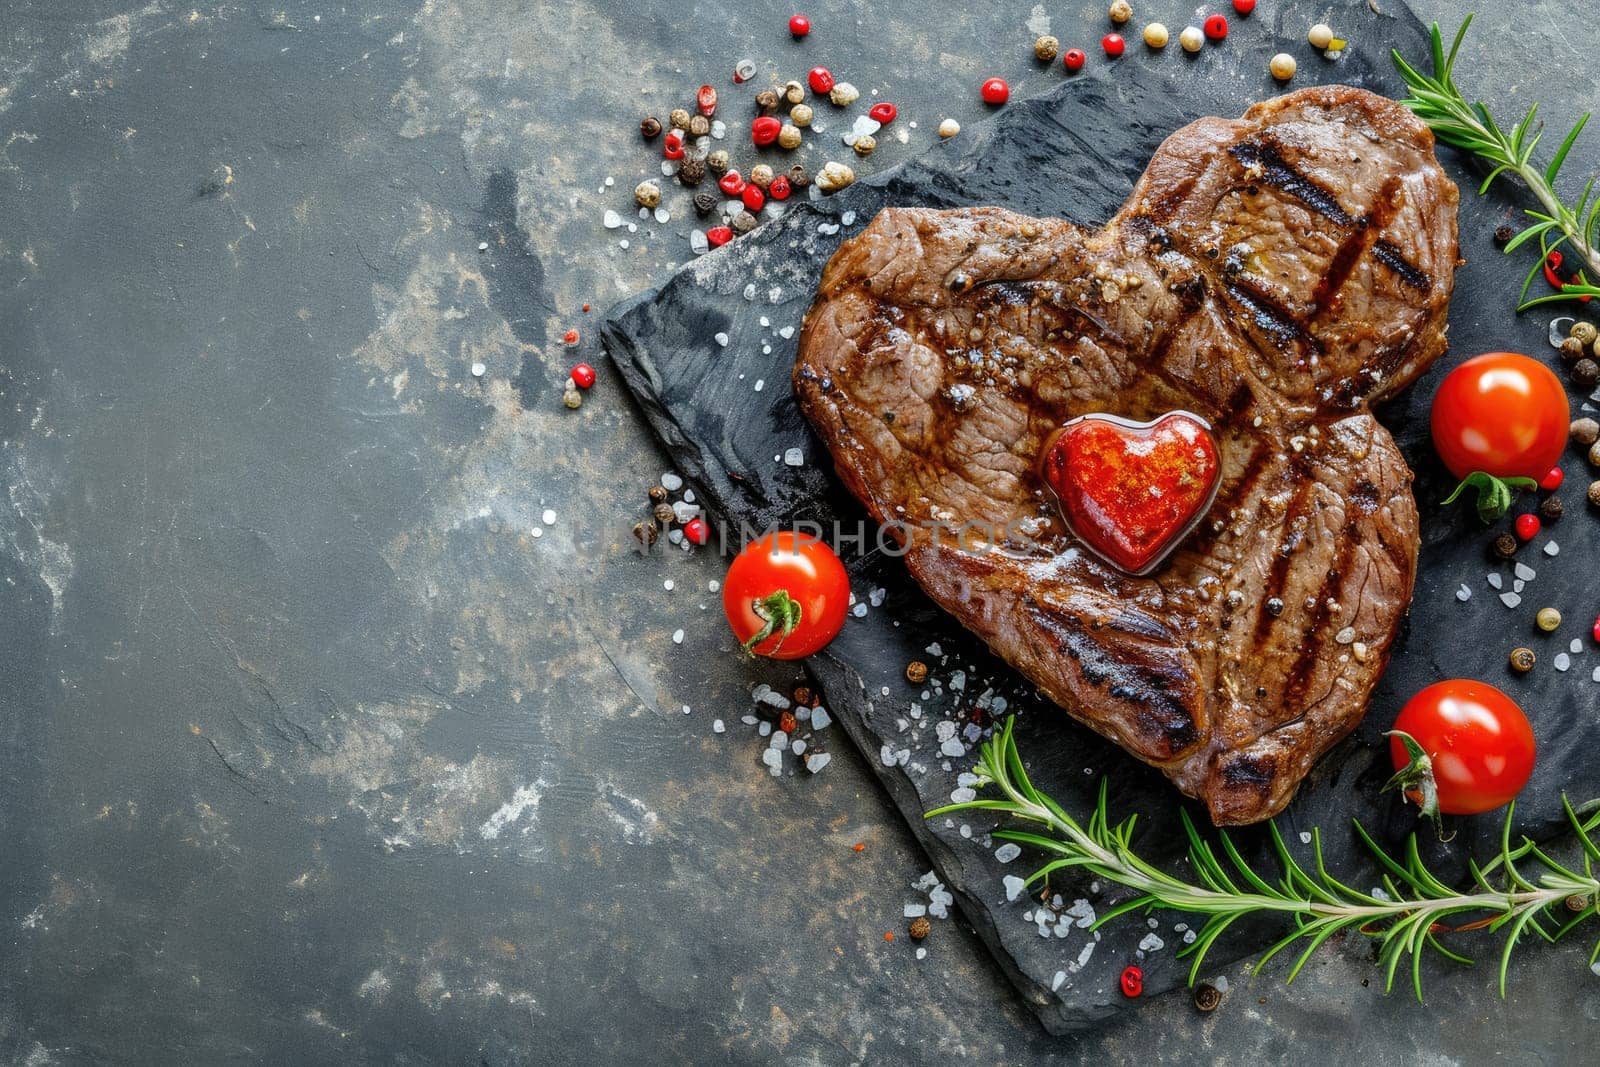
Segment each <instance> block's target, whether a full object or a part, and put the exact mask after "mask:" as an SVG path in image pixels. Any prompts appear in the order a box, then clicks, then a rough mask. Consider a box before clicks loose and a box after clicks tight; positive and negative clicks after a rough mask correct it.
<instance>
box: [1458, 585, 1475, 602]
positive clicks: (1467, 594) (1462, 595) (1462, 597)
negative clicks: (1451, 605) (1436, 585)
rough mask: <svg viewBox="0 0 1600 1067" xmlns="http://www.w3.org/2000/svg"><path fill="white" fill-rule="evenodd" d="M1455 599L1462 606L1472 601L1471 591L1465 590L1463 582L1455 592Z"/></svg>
mask: <svg viewBox="0 0 1600 1067" xmlns="http://www.w3.org/2000/svg"><path fill="white" fill-rule="evenodd" d="M1456 599H1457V600H1459V601H1461V602H1462V603H1463V604H1465V603H1466V602H1467V601H1469V600H1471V599H1472V590H1471V589H1468V588H1467V585H1466V583H1465V582H1463V583H1461V588H1460V589H1457V590H1456Z"/></svg>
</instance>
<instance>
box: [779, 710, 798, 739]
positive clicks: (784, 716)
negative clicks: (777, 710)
mask: <svg viewBox="0 0 1600 1067" xmlns="http://www.w3.org/2000/svg"><path fill="white" fill-rule="evenodd" d="M794 726H795V718H794V712H792V711H789V710H787V709H785V710H784V711H783V712H782V713H781V714H780V715H779V716H778V729H780V730H782V731H783V732H784V733H786V734H788V735H789V736H791V737H793V736H794Z"/></svg>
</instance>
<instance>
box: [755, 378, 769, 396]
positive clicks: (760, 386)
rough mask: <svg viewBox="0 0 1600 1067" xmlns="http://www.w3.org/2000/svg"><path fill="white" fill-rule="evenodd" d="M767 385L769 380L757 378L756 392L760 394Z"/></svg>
mask: <svg viewBox="0 0 1600 1067" xmlns="http://www.w3.org/2000/svg"><path fill="white" fill-rule="evenodd" d="M766 384H767V380H766V379H765V378H757V379H756V392H758V393H759V392H761V390H762V389H763V388H764V387H765V386H766Z"/></svg>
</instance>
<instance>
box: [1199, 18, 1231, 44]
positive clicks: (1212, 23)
mask: <svg viewBox="0 0 1600 1067" xmlns="http://www.w3.org/2000/svg"><path fill="white" fill-rule="evenodd" d="M1204 29H1205V31H1206V38H1207V39H1208V40H1212V41H1220V40H1222V39H1223V38H1224V37H1226V36H1228V20H1227V19H1225V18H1223V17H1222V16H1221V15H1208V16H1206V22H1205V27H1204Z"/></svg>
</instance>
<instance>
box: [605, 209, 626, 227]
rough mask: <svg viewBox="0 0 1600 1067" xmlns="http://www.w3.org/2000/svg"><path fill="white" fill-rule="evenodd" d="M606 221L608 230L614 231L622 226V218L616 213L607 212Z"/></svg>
mask: <svg viewBox="0 0 1600 1067" xmlns="http://www.w3.org/2000/svg"><path fill="white" fill-rule="evenodd" d="M604 221H605V225H606V229H608V230H614V229H616V228H617V227H618V226H621V225H622V216H621V215H618V214H617V213H616V212H615V211H607V212H606V215H605V220H604Z"/></svg>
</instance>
